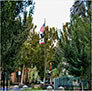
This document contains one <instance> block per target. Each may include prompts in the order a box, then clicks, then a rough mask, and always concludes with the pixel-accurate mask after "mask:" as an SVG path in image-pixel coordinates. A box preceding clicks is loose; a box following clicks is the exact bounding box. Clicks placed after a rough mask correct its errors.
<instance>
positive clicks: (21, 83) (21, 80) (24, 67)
mask: <svg viewBox="0 0 92 91" xmlns="http://www.w3.org/2000/svg"><path fill="white" fill-rule="evenodd" d="M24 68H25V65H23V69H22V76H21V85H23V76H24Z"/></svg>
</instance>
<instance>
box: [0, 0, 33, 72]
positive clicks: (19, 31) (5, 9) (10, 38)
mask: <svg viewBox="0 0 92 91" xmlns="http://www.w3.org/2000/svg"><path fill="white" fill-rule="evenodd" d="M30 4H32V2H28V4H27V5H26V6H25V5H24V1H20V2H18V1H14V2H12V1H7V2H6V1H2V2H1V7H2V8H1V46H2V49H1V53H2V56H1V59H2V60H1V61H2V68H5V69H6V68H7V67H8V69H9V70H8V71H9V72H12V71H14V69H15V68H16V67H14V64H16V61H17V60H18V58H19V55H20V54H19V50H20V46H21V45H22V44H23V42H24V41H25V40H26V39H27V35H28V31H29V30H30V28H29V27H28V25H24V24H23V22H22V21H21V17H18V16H19V14H20V13H21V12H24V8H23V7H25V8H26V7H27V6H28V5H30ZM30 17H31V16H30ZM31 19H32V18H31ZM30 23H31V25H30V26H31V27H32V22H30ZM27 27H28V28H27Z"/></svg>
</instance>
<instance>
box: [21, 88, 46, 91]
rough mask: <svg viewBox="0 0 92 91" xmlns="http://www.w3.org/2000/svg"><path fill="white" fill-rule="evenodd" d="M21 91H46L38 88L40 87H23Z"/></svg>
mask: <svg viewBox="0 0 92 91" xmlns="http://www.w3.org/2000/svg"><path fill="white" fill-rule="evenodd" d="M21 91H46V90H40V89H39V90H37V89H31V88H25V89H23V90H21Z"/></svg>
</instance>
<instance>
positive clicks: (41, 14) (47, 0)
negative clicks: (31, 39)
mask: <svg viewBox="0 0 92 91" xmlns="http://www.w3.org/2000/svg"><path fill="white" fill-rule="evenodd" d="M34 1H35V9H34V14H33V23H34V24H35V25H37V28H36V31H37V32H39V31H40V27H41V26H42V25H43V23H44V18H45V19H46V26H47V25H48V26H49V27H55V28H58V29H62V24H63V23H65V22H69V21H70V8H71V7H72V5H73V3H74V0H34Z"/></svg>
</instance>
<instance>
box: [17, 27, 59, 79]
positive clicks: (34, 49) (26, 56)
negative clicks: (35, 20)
mask: <svg viewBox="0 0 92 91" xmlns="http://www.w3.org/2000/svg"><path fill="white" fill-rule="evenodd" d="M35 28H36V26H33V29H31V30H30V32H29V35H28V38H27V40H26V41H25V42H24V43H23V45H22V47H21V50H20V52H21V53H20V59H19V61H18V63H19V64H20V66H21V65H23V64H25V66H26V67H31V65H33V66H36V67H37V69H38V70H39V75H40V77H41V78H43V74H44V49H45V52H46V54H45V59H46V68H47V69H49V62H50V61H52V59H53V57H54V51H55V46H54V41H55V40H56V37H57V35H56V31H55V28H50V29H49V27H48V26H46V28H45V44H43V45H40V44H39V40H40V38H39V34H38V33H36V32H35Z"/></svg>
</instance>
